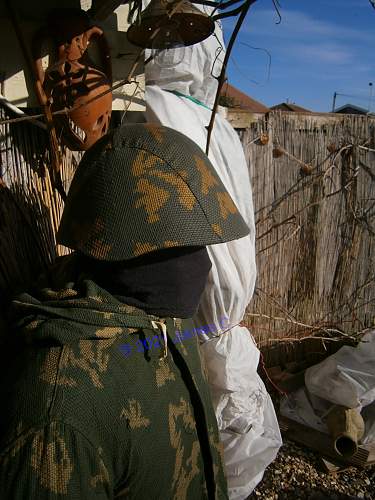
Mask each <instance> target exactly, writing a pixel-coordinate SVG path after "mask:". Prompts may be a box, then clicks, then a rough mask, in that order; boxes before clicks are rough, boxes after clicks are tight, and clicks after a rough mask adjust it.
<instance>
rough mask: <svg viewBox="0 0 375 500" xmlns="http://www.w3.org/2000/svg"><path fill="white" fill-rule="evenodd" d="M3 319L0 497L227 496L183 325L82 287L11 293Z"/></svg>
mask: <svg viewBox="0 0 375 500" xmlns="http://www.w3.org/2000/svg"><path fill="white" fill-rule="evenodd" d="M12 315H13V321H16V323H17V329H16V330H15V334H16V335H17V336H19V338H20V339H22V342H21V343H20V345H21V347H18V348H17V352H16V353H14V357H12V363H11V365H12V366H11V369H10V370H8V372H7V374H6V375H4V376H2V378H1V384H2V385H1V398H2V399H1V401H2V402H3V406H2V408H3V409H2V412H1V415H0V425H1V428H0V431H1V432H0V436H1V441H0V498H1V499H2V500H21V499H22V500H24V499H28V500H34V499H35V500H43V499H50V500H52V499H63V498H66V499H69V500H72V499H77V500H78V499H80V500H91V499H94V498H95V499H98V500H99V499H113V498H127V499H137V500H141V499H148V500H150V499H163V500H168V499H171V500H172V499H173V500H185V499H191V500H199V499H208V498H210V499H226V498H227V486H226V480H225V476H224V471H223V465H222V448H221V444H220V441H219V435H218V431H217V426H216V420H215V415H214V412H213V409H212V406H211V401H210V396H209V392H208V388H207V384H206V380H205V376H204V375H203V372H202V366H201V361H200V357H199V351H198V345H197V339H196V338H189V339H184V338H183V337H182V336H181V335H180V332H181V331H182V330H186V328H190V327H191V326H192V325H191V324H190V322H187V323H188V324H187V323H186V322H185V320H184V321H183V322H182V321H181V320H176V319H171V318H163V319H161V318H158V317H155V316H151V315H147V314H146V313H144V312H143V311H141V310H139V309H136V308H134V307H131V306H128V305H126V304H123V303H121V302H120V301H118V300H117V299H116V298H115V297H113V296H111V295H110V294H109V293H108V292H106V291H104V290H103V289H101V288H99V287H98V286H97V285H96V284H95V283H94V282H92V281H90V280H87V279H83V278H82V279H80V280H78V281H77V283H76V284H74V283H72V282H71V283H68V284H67V285H66V287H65V288H63V289H61V290H58V291H56V290H52V289H44V290H42V292H40V293H39V294H38V295H36V296H34V297H32V296H30V295H27V294H23V295H22V296H20V297H19V298H18V300H16V301H14V303H13V312H12ZM163 332H164V333H163ZM165 334H166V336H167V345H165V336H164V335H165ZM145 340H147V342H145ZM165 351H166V352H167V354H166V352H165ZM165 354H166V356H165Z"/></svg>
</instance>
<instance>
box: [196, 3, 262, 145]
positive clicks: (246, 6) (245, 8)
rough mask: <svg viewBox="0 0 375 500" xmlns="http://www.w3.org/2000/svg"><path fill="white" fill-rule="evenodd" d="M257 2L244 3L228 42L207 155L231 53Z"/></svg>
mask: <svg viewBox="0 0 375 500" xmlns="http://www.w3.org/2000/svg"><path fill="white" fill-rule="evenodd" d="M255 2H256V0H246V2H245V3H244V5H243V8H242V12H241V14H240V16H239V17H238V19H237V23H236V26H235V28H234V30H233V33H232V35H231V37H230V40H229V43H228V48H227V51H226V54H225V57H224V61H223V66H222V68H221V72H220V76H219V80H218V87H217V91H216V96H215V102H214V105H213V108H212V113H211V119H210V123H209V125H208V128H207V143H206V154H207V155H208V152H209V149H210V140H211V134H212V130H213V127H214V123H215V115H216V112H217V107H218V105H219V98H220V92H221V89H222V87H223V84H224V80H225V73H226V69H227V65H228V61H229V57H230V55H231V52H232V48H233V45H234V42H235V40H236V38H237V35H238V32H239V31H240V28H241V26H242V23H243V21H244V19H245V17H246V15H247V13H248V11H249V9H250V6H251V5H252V4H253V3H255Z"/></svg>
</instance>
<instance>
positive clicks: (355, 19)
mask: <svg viewBox="0 0 375 500" xmlns="http://www.w3.org/2000/svg"><path fill="white" fill-rule="evenodd" d="M281 15H282V21H281V24H276V22H277V20H278V17H277V15H276V12H275V10H274V8H273V4H272V1H271V0H257V2H256V3H255V4H254V5H253V6H252V7H251V9H250V12H249V13H248V16H247V18H246V19H245V21H244V24H243V27H242V29H241V32H240V34H239V36H238V38H237V41H236V45H235V47H234V49H233V52H232V58H231V61H230V63H229V67H228V77H229V82H230V83H232V84H233V85H235V86H236V87H237V88H239V89H240V90H242V91H243V92H245V93H247V94H249V95H250V96H251V97H253V98H254V99H257V100H259V101H261V102H263V103H264V104H266V105H268V106H272V105H274V104H277V103H279V102H283V101H286V100H287V99H289V100H290V102H295V103H296V104H299V105H301V106H304V107H306V108H308V109H311V110H314V111H330V110H331V108H332V99H333V94H334V92H338V93H339V94H347V95H349V96H353V97H346V96H340V95H338V96H337V100H336V107H339V106H341V105H344V104H346V103H348V102H350V103H352V104H355V105H357V106H361V107H364V108H366V109H367V108H368V106H369V96H370V92H369V82H373V84H374V85H373V98H372V105H371V110H372V111H375V10H374V9H373V8H372V7H371V5H370V2H369V0H299V1H298V0H281ZM223 24H224V31H225V35H226V40H227V41H228V39H229V37H228V35H230V32H231V29H232V28H233V26H234V18H230V19H229V20H228V21H226V22H224V23H223ZM244 44H248V45H251V46H253V47H261V48H264V49H267V50H268V51H269V52H270V54H271V56H272V63H271V72H270V78H269V80H268V57H267V55H266V54H265V52H264V51H260V50H253V49H251V48H249V47H248V46H246V45H244ZM255 82H256V83H255Z"/></svg>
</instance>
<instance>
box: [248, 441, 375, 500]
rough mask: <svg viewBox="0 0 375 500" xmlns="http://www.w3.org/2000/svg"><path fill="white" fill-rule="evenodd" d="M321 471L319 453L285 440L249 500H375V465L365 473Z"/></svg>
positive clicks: (356, 470)
mask: <svg viewBox="0 0 375 500" xmlns="http://www.w3.org/2000/svg"><path fill="white" fill-rule="evenodd" d="M321 471H322V467H321V465H320V462H319V459H318V457H317V455H316V454H314V453H312V452H311V451H309V450H306V449H304V448H301V447H300V446H298V445H296V444H295V443H292V442H291V441H285V442H284V446H283V447H282V448H281V449H280V452H279V454H278V457H277V458H276V460H275V462H274V463H273V464H271V465H270V466H269V467H268V469H267V470H266V472H265V474H264V477H263V481H262V482H261V483H260V484H259V485H258V487H257V488H256V489H255V490H254V492H253V493H252V495H251V496H250V497H249V498H248V500H255V499H266V498H267V499H269V500H276V499H277V500H281V499H283V500H294V499H303V500H305V499H306V500H326V499H327V500H328V499H329V500H348V499H351V498H365V499H375V466H372V467H370V468H368V469H365V470H359V469H356V468H355V467H351V468H349V469H346V470H345V471H343V472H339V473H337V474H327V473H325V472H321Z"/></svg>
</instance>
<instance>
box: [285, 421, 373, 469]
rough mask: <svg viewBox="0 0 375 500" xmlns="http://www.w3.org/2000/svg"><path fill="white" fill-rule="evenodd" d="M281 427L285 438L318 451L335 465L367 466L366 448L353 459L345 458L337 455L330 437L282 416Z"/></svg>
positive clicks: (362, 448)
mask: <svg viewBox="0 0 375 500" xmlns="http://www.w3.org/2000/svg"><path fill="white" fill-rule="evenodd" d="M279 425H280V430H281V432H282V434H283V436H285V437H287V438H288V439H290V440H292V441H296V442H297V443H299V444H302V445H304V446H306V447H307V448H310V449H311V450H314V451H317V452H318V453H320V454H321V455H322V456H323V457H326V458H328V460H329V461H332V462H333V463H334V464H339V465H354V466H356V467H360V468H364V467H365V466H366V465H367V460H368V457H369V451H368V450H366V449H364V447H361V446H360V447H359V448H358V451H357V453H355V454H354V455H353V456H352V457H348V458H344V457H342V456H340V455H338V454H337V453H336V451H335V449H334V447H333V442H332V439H331V438H330V436H329V435H327V434H324V433H323V432H319V431H317V430H315V429H312V428H310V427H307V426H305V425H302V424H300V423H299V422H295V421H294V420H291V419H288V418H286V417H282V416H279Z"/></svg>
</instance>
